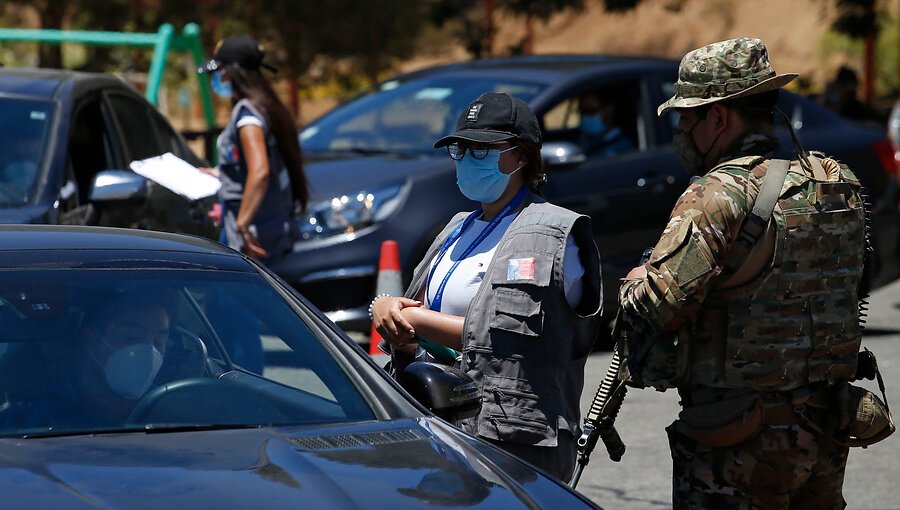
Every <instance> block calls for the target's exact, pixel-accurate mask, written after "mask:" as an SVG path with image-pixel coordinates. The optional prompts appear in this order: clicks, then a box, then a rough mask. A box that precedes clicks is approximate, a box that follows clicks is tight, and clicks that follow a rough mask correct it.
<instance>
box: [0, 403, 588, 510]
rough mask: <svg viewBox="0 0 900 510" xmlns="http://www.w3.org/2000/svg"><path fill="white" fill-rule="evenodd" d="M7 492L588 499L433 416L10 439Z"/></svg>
mask: <svg viewBox="0 0 900 510" xmlns="http://www.w3.org/2000/svg"><path fill="white" fill-rule="evenodd" d="M0 493H2V494H4V506H8V507H11V508H93V509H96V508H101V509H126V508H127V509H141V508H154V509H156V508H290V507H296V506H298V505H301V506H303V507H305V508H350V509H353V508H410V507H427V508H442V507H460V506H464V507H469V508H535V507H547V508H549V507H554V508H579V507H590V504H589V503H587V502H585V501H584V500H583V499H581V498H580V497H579V496H577V495H576V494H574V493H572V492H570V491H568V490H567V489H565V488H563V487H562V486H560V485H558V484H556V483H555V482H553V481H551V480H549V479H548V478H546V477H545V476H543V475H541V474H539V473H537V472H536V471H534V470H533V469H531V468H529V467H528V466H526V465H525V464H523V463H521V462H519V461H516V460H514V459H513V458H511V457H509V456H507V455H505V454H502V453H500V452H499V451H498V450H496V449H494V448H492V447H490V446H486V445H484V444H483V443H480V442H477V441H474V440H472V439H471V438H469V437H468V436H465V435H463V434H461V433H460V432H458V431H457V430H455V429H453V428H452V427H450V426H449V425H447V424H446V423H443V422H440V421H439V420H435V419H431V418H421V419H419V420H397V421H389V422H365V423H357V424H352V425H340V426H329V427H324V428H315V429H309V428H306V429H290V428H260V429H241V430H216V431H191V432H168V433H158V432H157V433H147V434H145V433H132V434H111V435H107V434H104V435H95V436H72V437H56V438H31V439H2V440H0Z"/></svg>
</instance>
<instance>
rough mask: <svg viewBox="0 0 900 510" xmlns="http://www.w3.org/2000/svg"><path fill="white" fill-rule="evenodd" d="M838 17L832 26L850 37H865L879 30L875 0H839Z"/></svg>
mask: <svg viewBox="0 0 900 510" xmlns="http://www.w3.org/2000/svg"><path fill="white" fill-rule="evenodd" d="M837 7H838V11H839V14H838V17H837V19H836V20H835V21H834V24H833V25H832V28H833V29H834V30H836V31H838V32H840V33H842V34H846V35H848V36H850V37H857V38H858V37H865V36H866V35H867V34H868V33H870V32H873V31H877V30H878V24H877V22H876V17H875V0H837Z"/></svg>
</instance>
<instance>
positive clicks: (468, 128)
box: [434, 92, 541, 148]
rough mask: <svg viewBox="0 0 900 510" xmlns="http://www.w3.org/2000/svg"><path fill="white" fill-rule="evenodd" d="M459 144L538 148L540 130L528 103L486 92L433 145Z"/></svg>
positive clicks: (505, 95) (507, 95) (506, 95)
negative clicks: (512, 144)
mask: <svg viewBox="0 0 900 510" xmlns="http://www.w3.org/2000/svg"><path fill="white" fill-rule="evenodd" d="M459 140H466V141H469V142H479V143H495V142H502V141H506V140H525V141H528V142H533V143H536V144H538V145H540V144H541V127H540V125H538V121H537V117H535V116H534V112H533V111H532V110H531V107H529V106H528V103H526V102H525V101H522V100H521V99H519V98H517V97H512V96H510V95H509V94H498V93H496V92H485V93H484V94H482V95H480V96H478V99H476V100H474V101H472V102H471V103H470V104H469V106H467V107H466V109H465V110H463V112H462V114H461V115H460V116H459V120H457V121H456V131H455V132H453V133H450V134H449V135H447V136H445V137H443V138H441V139H440V140H438V141H437V142H435V143H434V146H435V148H437V147H444V146H447V145H450V144H451V143H454V142H457V141H459Z"/></svg>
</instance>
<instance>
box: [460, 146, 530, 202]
mask: <svg viewBox="0 0 900 510" xmlns="http://www.w3.org/2000/svg"><path fill="white" fill-rule="evenodd" d="M499 163H500V152H499V151H496V150H492V151H489V152H488V154H487V156H485V157H484V159H475V158H473V157H471V155H467V156H465V157H463V158H462V159H460V160H458V161H456V184H457V185H458V186H459V191H461V192H462V194H463V195H465V196H466V198H468V199H470V200H474V201H476V202H482V203H490V202H494V201H496V200H497V199H498V198H500V196H501V195H503V191H504V190H506V185H507V184H509V178H510V176H512V174H514V173H516V172H518V171H519V170H520V169H521V168H522V167H519V168H516V169H515V170H514V171H512V172H510V173H508V174H505V173H503V172H501V171H500V166H499Z"/></svg>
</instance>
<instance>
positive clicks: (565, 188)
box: [275, 55, 900, 331]
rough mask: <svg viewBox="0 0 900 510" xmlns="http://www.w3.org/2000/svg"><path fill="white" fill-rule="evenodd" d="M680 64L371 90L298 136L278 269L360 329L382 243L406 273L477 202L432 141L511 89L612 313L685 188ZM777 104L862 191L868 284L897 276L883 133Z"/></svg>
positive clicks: (467, 73)
mask: <svg viewBox="0 0 900 510" xmlns="http://www.w3.org/2000/svg"><path fill="white" fill-rule="evenodd" d="M677 68H678V63H677V62H675V61H670V60H658V59H647V58H625V57H602V56H586V55H581V56H529V57H515V58H504V59H496V60H484V61H473V62H465V63H459V64H453V65H447V66H441V67H433V68H429V69H425V70H422V71H417V72H413V73H410V74H404V75H400V76H397V77H395V78H392V79H390V80H387V81H385V82H383V83H381V84H380V85H379V86H378V87H377V88H376V89H375V90H373V91H372V92H370V93H367V94H364V95H361V96H360V97H357V98H356V99H354V100H352V101H349V102H347V103H346V104H343V105H341V106H339V107H337V108H335V109H334V110H332V111H331V112H330V113H328V114H326V115H325V116H323V117H321V118H320V119H319V120H317V121H316V122H313V123H312V124H310V125H309V126H308V127H306V129H304V130H303V131H302V133H301V135H300V139H301V143H302V145H303V149H304V154H305V155H306V156H307V158H308V160H309V161H308V164H307V167H306V169H307V172H308V175H309V179H310V182H311V184H312V189H313V199H312V200H311V207H310V208H309V212H308V214H307V215H306V216H305V217H303V218H301V219H300V220H299V222H298V228H299V230H300V232H301V237H302V238H301V240H300V241H299V242H297V244H296V246H295V250H294V253H293V254H292V255H290V256H289V257H288V258H287V259H285V260H284V261H283V262H282V263H281V264H279V265H278V266H276V267H275V270H276V272H278V273H279V274H280V275H281V276H282V277H284V278H285V279H286V280H287V281H288V282H290V283H291V284H292V285H294V286H296V287H297V288H298V289H300V290H301V292H302V293H303V294H304V295H305V296H307V297H308V298H309V299H310V300H311V301H313V303H315V304H316V305H317V306H318V307H319V308H320V309H322V310H324V311H326V312H327V315H328V316H329V317H330V318H332V319H333V320H335V321H336V322H337V323H338V324H340V325H342V326H344V327H347V328H351V329H359V330H363V331H365V330H366V328H367V327H368V316H367V313H366V305H367V304H368V303H369V301H370V300H371V299H372V297H373V296H374V294H375V292H376V289H375V275H376V264H377V261H378V254H379V246H380V243H381V242H382V241H383V240H386V239H393V240H396V241H397V242H398V243H399V247H400V258H401V262H402V266H403V269H404V271H405V273H406V275H407V277H408V276H409V273H410V272H411V271H412V269H413V268H414V267H415V264H416V263H418V261H419V260H420V258H421V257H422V256H423V255H424V250H425V249H426V248H427V246H428V245H429V244H430V242H431V240H432V239H433V238H434V235H435V234H436V233H437V232H438V231H439V229H440V228H441V227H442V226H443V225H444V224H445V223H446V222H447V221H448V220H449V219H450V217H451V216H452V214H453V213H455V212H457V211H461V210H471V209H473V208H474V207H475V205H476V204H474V203H472V202H469V201H467V200H466V199H465V198H464V197H463V196H462V194H460V193H459V192H458V190H457V187H456V175H455V171H454V166H453V164H452V161H451V160H450V159H449V158H448V157H447V153H446V152H445V151H444V150H436V149H433V148H432V144H433V142H434V141H435V140H437V139H438V138H440V137H441V136H443V135H445V134H447V133H449V132H450V131H452V130H453V128H454V125H455V122H456V119H457V116H458V114H459V112H460V111H462V109H463V108H464V107H465V105H467V104H468V103H469V102H470V101H471V100H472V99H474V98H475V97H477V96H478V95H480V94H481V93H482V92H486V91H493V92H507V93H510V94H512V95H515V96H518V97H520V98H522V99H524V100H526V101H527V102H528V103H529V104H530V105H531V106H532V108H533V109H534V110H535V112H536V113H537V115H538V119H539V120H540V122H541V124H542V128H543V131H544V139H545V142H544V148H543V154H544V158H545V161H546V166H547V170H548V172H549V182H548V183H547V186H546V188H545V191H546V196H547V198H548V199H549V200H550V201H551V202H554V203H556V204H559V205H562V206H565V207H568V208H570V209H573V210H575V211H578V212H582V213H585V214H588V215H590V216H591V218H592V219H593V226H594V233H595V238H596V241H597V245H598V246H599V248H600V254H601V258H602V262H603V276H604V281H605V287H606V306H605V310H606V312H607V314H608V315H611V314H612V313H613V312H614V311H615V309H616V304H615V295H616V290H617V289H618V284H619V278H621V277H622V276H624V275H625V273H626V272H627V270H628V269H630V268H631V267H633V266H635V265H636V264H637V262H638V259H639V258H640V254H641V252H642V251H643V249H644V248H645V247H647V246H651V245H653V244H654V243H655V241H656V240H657V239H658V238H659V235H660V233H661V231H662V228H663V227H664V225H665V223H666V221H667V219H668V214H669V212H670V211H671V208H672V206H673V205H674V203H675V200H676V199H677V198H678V196H679V195H680V194H681V192H682V191H683V190H684V189H685V188H686V187H687V184H688V178H689V176H688V174H687V173H686V172H685V170H684V169H683V168H682V166H681V164H680V163H679V162H678V160H677V159H676V157H675V155H674V152H673V151H672V149H671V141H672V133H673V127H674V126H675V124H676V123H677V117H676V115H677V114H676V113H675V112H672V113H670V114H669V115H667V116H664V117H662V118H659V117H657V115H656V107H657V106H658V105H659V104H660V103H661V102H663V101H664V100H665V99H668V98H669V97H671V96H672V93H673V92H672V85H673V82H674V81H675V79H676V77H677V73H676V72H677ZM588 93H591V94H593V95H595V96H596V97H599V98H601V99H603V100H604V101H605V102H606V103H607V104H608V103H612V104H613V105H614V107H615V119H616V121H617V123H618V127H619V128H620V130H621V132H622V140H621V143H620V144H619V145H618V147H619V148H620V150H617V151H615V154H611V153H610V152H609V151H596V150H593V148H592V147H590V146H586V145H585V144H584V139H583V138H582V136H581V133H580V129H579V125H580V114H579V108H578V98H579V96H582V95H585V94H588ZM780 108H781V109H782V110H783V111H784V112H785V113H786V114H787V115H788V116H790V117H791V119H792V122H793V125H794V129H795V130H796V131H797V133H798V135H799V137H800V140H801V141H802V143H803V144H804V145H805V147H806V148H807V149H808V150H812V149H820V150H823V151H825V152H827V153H828V154H830V155H833V156H834V157H836V158H838V159H839V160H842V161H844V162H846V163H848V164H849V165H850V167H851V168H852V169H853V170H854V171H855V172H856V174H857V175H858V176H859V177H860V179H861V180H862V182H863V184H864V185H865V186H866V187H867V189H868V191H869V193H870V195H871V198H872V202H873V209H872V211H873V213H874V217H875V244H876V254H877V256H876V263H877V275H876V280H877V283H884V282H887V281H890V280H892V279H894V278H896V277H897V276H898V269H900V264H898V254H897V250H896V247H897V228H898V223H900V221H898V211H897V195H896V182H895V181H894V179H893V173H894V166H893V165H894V163H893V155H892V152H891V148H890V144H889V142H888V141H887V139H886V138H885V137H884V133H883V132H879V131H878V130H870V129H866V128H863V127H860V126H858V125H856V124H853V123H852V122H849V121H847V120H845V119H842V118H841V117H838V116H837V115H836V114H834V113H832V112H830V111H828V110H825V109H823V108H822V107H820V106H819V105H817V104H815V103H813V102H812V101H810V100H808V99H806V98H803V97H800V96H797V95H795V94H792V93H789V92H784V93H783V94H782V96H781V101H780ZM778 133H779V136H780V138H781V139H782V149H783V151H782V152H783V153H784V155H787V156H790V155H791V154H792V150H793V147H792V144H791V142H790V139H789V137H788V134H787V130H786V129H784V128H783V127H781V126H779V128H778ZM621 147H625V148H626V149H625V150H621Z"/></svg>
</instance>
